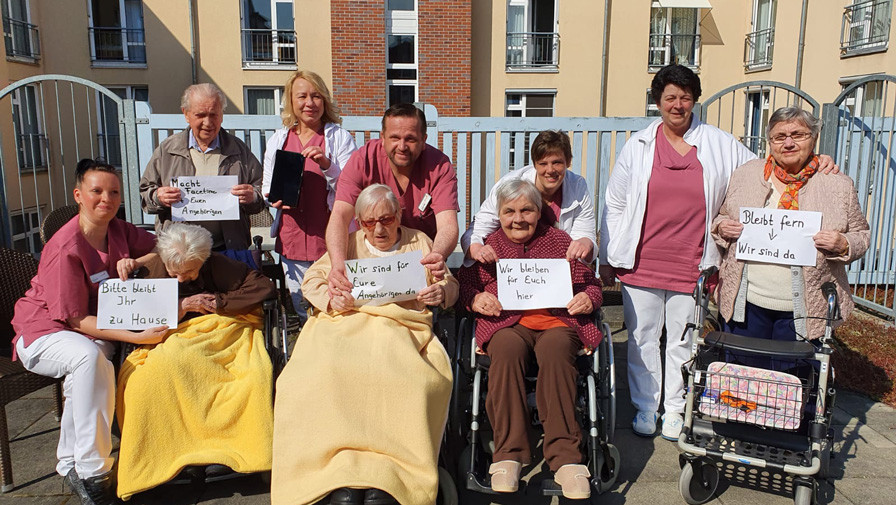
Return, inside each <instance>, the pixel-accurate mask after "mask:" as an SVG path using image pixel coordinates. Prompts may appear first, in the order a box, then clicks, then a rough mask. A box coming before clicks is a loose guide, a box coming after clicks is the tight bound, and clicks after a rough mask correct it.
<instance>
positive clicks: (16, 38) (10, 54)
mask: <svg viewBox="0 0 896 505" xmlns="http://www.w3.org/2000/svg"><path fill="white" fill-rule="evenodd" d="M0 6H2V8H3V38H4V40H5V41H6V57H7V58H10V59H23V60H26V61H28V60H30V61H34V60H37V59H39V58H40V37H38V33H37V26H36V25H33V24H31V23H30V18H31V13H30V10H29V9H28V0H0Z"/></svg>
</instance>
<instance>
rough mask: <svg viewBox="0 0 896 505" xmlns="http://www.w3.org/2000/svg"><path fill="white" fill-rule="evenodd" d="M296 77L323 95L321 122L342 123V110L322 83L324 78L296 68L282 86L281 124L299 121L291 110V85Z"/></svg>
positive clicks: (286, 125) (287, 124)
mask: <svg viewBox="0 0 896 505" xmlns="http://www.w3.org/2000/svg"><path fill="white" fill-rule="evenodd" d="M296 79H305V80H306V81H308V82H309V83H311V86H312V87H314V90H315V91H317V92H318V93H320V94H321V96H322V97H323V99H324V114H323V116H321V118H320V120H321V122H322V123H324V124H327V123H336V124H342V116H340V114H341V112H342V111H341V110H340V109H339V106H338V105H336V102H334V101H333V96H332V95H330V90H329V88H327V85H326V84H324V80H323V79H321V77H320V76H319V75H317V74H316V73H314V72H312V71H310V70H297V71H296V73H294V74H292V75H291V76H289V79H287V80H286V84H285V85H284V86H283V112H281V113H280V117H281V118H282V119H283V126H285V127H287V128H289V127H291V126H293V125H295V124H296V123H298V121H299V120H298V118H296V113H295V111H294V110H292V85H293V83H295V82H296Z"/></svg>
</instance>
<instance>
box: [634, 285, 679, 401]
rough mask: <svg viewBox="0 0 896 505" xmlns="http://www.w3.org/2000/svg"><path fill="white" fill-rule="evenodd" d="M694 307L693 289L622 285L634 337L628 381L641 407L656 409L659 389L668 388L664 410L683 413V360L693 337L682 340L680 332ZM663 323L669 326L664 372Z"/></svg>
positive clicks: (667, 328)
mask: <svg viewBox="0 0 896 505" xmlns="http://www.w3.org/2000/svg"><path fill="white" fill-rule="evenodd" d="M694 306H695V302H694V298H693V297H692V296H691V295H690V294H689V293H680V292H677V291H668V290H665V289H653V288H641V287H637V286H629V285H627V284H623V285H622V310H623V314H624V317H625V326H626V328H628V336H629V337H628V386H629V390H630V392H631V397H632V404H633V405H634V406H635V408H636V409H638V410H643V411H647V412H657V411H658V410H659V406H660V394H661V393H663V392H664V393H665V396H664V399H663V408H664V409H665V411H666V412H668V413H673V412H675V413H683V412H684V398H683V396H684V380H683V379H682V376H681V365H682V363H684V362H685V361H687V360H688V359H689V358H690V356H691V353H690V345H689V344H690V342H689V339H687V338H685V339H684V340H681V335H682V332H683V331H684V328H685V325H687V324H688V322H690V320H691V319H693V317H694ZM663 326H665V327H666V373H665V374H663V362H662V358H661V357H660V337H661V336H662V333H663ZM664 379H665V380H664ZM664 384H665V388H664V387H663V385H664Z"/></svg>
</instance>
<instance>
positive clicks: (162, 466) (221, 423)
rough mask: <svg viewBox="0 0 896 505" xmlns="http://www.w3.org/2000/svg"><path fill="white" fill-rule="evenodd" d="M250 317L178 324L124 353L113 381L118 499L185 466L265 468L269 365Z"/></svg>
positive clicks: (270, 416)
mask: <svg viewBox="0 0 896 505" xmlns="http://www.w3.org/2000/svg"><path fill="white" fill-rule="evenodd" d="M260 327H261V318H260V317H258V316H257V315H252V314H250V315H247V316H239V317H226V316H219V315H215V314H209V315H205V316H200V317H197V318H194V319H191V320H189V321H185V322H183V323H181V325H180V326H178V328H177V331H176V332H175V333H173V334H171V335H169V336H168V337H167V339H165V341H164V342H163V343H161V344H158V345H155V346H144V347H140V348H138V349H137V350H135V351H134V352H132V353H131V354H130V355H129V356H128V357H127V360H126V361H125V362H124V364H123V365H122V367H121V372H120V374H119V376H118V395H117V402H116V408H117V415H118V422H119V423H120V426H121V448H120V450H119V459H118V495H119V496H120V497H122V498H124V499H127V498H130V496H131V495H133V494H134V493H138V492H140V491H145V490H147V489H151V488H153V487H156V486H158V485H159V484H162V483H163V482H166V481H168V480H171V478H172V477H174V476H175V475H177V473H178V472H180V470H181V469H183V467H185V466H187V465H208V464H212V463H218V464H222V465H227V466H229V467H230V468H232V469H234V470H236V471H237V472H244V473H251V472H260V471H265V470H269V469H270V468H271V437H272V428H273V409H272V408H271V373H272V370H271V360H270V357H269V356H268V354H267V351H265V348H264V337H263V336H262V333H261V331H260V330H259V329H258V328H260Z"/></svg>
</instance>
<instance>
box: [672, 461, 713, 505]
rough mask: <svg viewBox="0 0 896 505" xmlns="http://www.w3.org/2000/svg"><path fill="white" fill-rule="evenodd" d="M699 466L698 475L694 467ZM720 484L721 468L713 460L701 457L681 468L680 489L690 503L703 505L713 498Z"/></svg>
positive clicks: (683, 496)
mask: <svg viewBox="0 0 896 505" xmlns="http://www.w3.org/2000/svg"><path fill="white" fill-rule="evenodd" d="M695 466H696V467H697V472H698V473H697V475H695V474H694V467H695ZM718 486H719V469H718V468H716V465H715V464H713V463H712V462H708V461H706V460H703V459H700V460H697V461H695V462H689V463H687V464H686V465H684V466H683V467H682V468H681V477H680V478H679V479H678V491H679V492H680V493H681V497H682V498H684V501H686V502H687V503H689V504H690V505H702V504H704V503H706V502H708V501H709V500H711V499H712V497H713V495H714V494H715V492H716V488H717V487H718Z"/></svg>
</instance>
